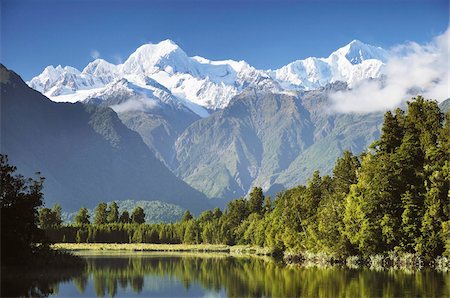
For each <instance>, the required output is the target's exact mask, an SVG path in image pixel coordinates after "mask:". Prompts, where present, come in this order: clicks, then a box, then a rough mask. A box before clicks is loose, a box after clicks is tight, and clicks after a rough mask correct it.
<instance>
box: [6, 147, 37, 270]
mask: <svg viewBox="0 0 450 298" xmlns="http://www.w3.org/2000/svg"><path fill="white" fill-rule="evenodd" d="M15 171H16V167H15V166H12V165H10V164H9V163H8V158H7V157H6V156H5V155H1V154H0V210H1V263H2V266H6V265H17V264H26V263H27V262H28V261H29V260H30V259H31V258H32V256H33V254H34V253H35V252H36V250H37V249H38V245H39V244H40V243H43V242H45V241H44V235H43V233H42V231H41V230H40V229H39V228H38V221H39V218H38V210H37V209H38V208H39V207H41V206H42V204H43V195H42V192H41V190H42V185H43V182H44V178H42V177H40V178H38V179H36V180H33V179H31V178H29V179H26V178H24V177H23V176H21V175H18V174H15Z"/></svg>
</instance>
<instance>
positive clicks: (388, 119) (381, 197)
mask: <svg viewBox="0 0 450 298" xmlns="http://www.w3.org/2000/svg"><path fill="white" fill-rule="evenodd" d="M408 106H409V109H408V112H407V113H404V112H402V111H400V110H397V111H396V112H395V114H392V113H390V112H388V113H386V116H385V124H384V126H383V134H382V136H381V138H380V140H379V141H377V142H376V143H374V145H373V146H372V149H371V151H370V152H367V153H364V154H362V155H361V156H359V157H357V156H354V155H352V153H350V152H349V151H345V152H344V153H343V155H342V157H341V158H339V159H338V160H337V161H336V163H335V166H334V169H333V175H332V176H320V173H319V172H318V171H316V172H314V174H313V175H312V177H311V178H310V179H309V180H308V183H307V184H306V185H305V186H304V185H300V186H298V187H295V188H292V189H289V190H286V191H284V192H281V193H279V194H277V196H276V198H275V200H274V201H273V202H272V201H271V199H270V198H269V197H265V196H264V194H263V193H262V189H261V188H257V187H255V188H254V189H253V190H252V192H251V193H250V195H249V198H248V200H246V199H244V198H239V199H235V200H233V201H231V202H229V203H228V206H227V208H226V210H225V211H224V212H223V213H222V211H221V210H220V209H218V208H215V209H214V210H213V211H205V212H203V213H201V214H200V216H199V217H198V218H194V217H193V216H192V214H191V213H190V212H189V211H186V212H185V214H184V216H183V218H182V220H181V221H179V222H177V223H175V224H144V225H143V224H140V223H141V222H143V221H137V220H136V209H135V211H134V212H133V215H132V218H133V223H132V224H129V223H128V222H129V221H128V216H127V214H126V213H123V214H122V215H121V217H120V222H121V223H119V224H116V223H115V224H100V225H93V226H84V227H75V226H68V227H59V228H49V229H47V233H48V234H49V235H50V236H51V239H52V240H54V241H61V239H63V237H65V239H66V241H69V242H75V241H77V242H124V243H127V242H144V243H189V244H192V243H223V244H252V245H259V246H265V247H269V248H272V249H273V251H275V252H282V251H285V250H287V251H294V252H305V251H311V252H326V253H328V254H330V255H332V256H333V257H335V258H344V257H346V256H349V255H353V254H358V255H366V256H367V255H370V254H377V253H384V252H387V251H395V252H397V253H398V252H407V253H417V254H420V255H422V256H423V258H424V259H425V260H426V261H431V260H432V259H433V258H434V257H436V256H438V255H441V254H445V255H449V254H450V240H449V238H450V237H449V235H450V219H449V213H450V196H449V183H450V161H449V156H450V124H449V120H450V115H449V114H447V116H446V117H447V118H446V119H447V122H446V123H445V124H444V122H443V119H444V118H443V115H442V114H441V112H440V111H439V109H438V108H437V104H436V103H435V102H433V101H426V100H423V99H422V98H420V97H419V98H417V99H414V100H413V101H411V102H410V103H409V104H408ZM105 208H106V207H105Z"/></svg>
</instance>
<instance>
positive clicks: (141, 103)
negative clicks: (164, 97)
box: [110, 96, 159, 113]
mask: <svg viewBox="0 0 450 298" xmlns="http://www.w3.org/2000/svg"><path fill="white" fill-rule="evenodd" d="M158 107H159V105H158V103H157V102H156V101H155V100H154V99H151V98H148V97H145V96H143V97H134V98H132V99H130V100H127V101H126V102H123V103H120V104H117V105H112V106H111V107H110V108H112V109H113V110H114V111H115V112H116V113H125V112H131V111H142V112H145V111H149V110H153V109H155V108H158Z"/></svg>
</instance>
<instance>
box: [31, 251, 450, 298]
mask: <svg viewBox="0 0 450 298" xmlns="http://www.w3.org/2000/svg"><path fill="white" fill-rule="evenodd" d="M86 261H87V267H86V269H85V270H84V271H83V272H82V273H79V274H78V275H77V276H76V277H72V278H71V280H70V282H71V283H72V284H73V285H74V286H75V287H76V289H77V291H78V294H79V295H80V296H83V295H86V296H87V295H88V294H87V292H88V291H87V290H88V289H90V290H92V291H91V293H95V295H97V296H106V295H108V296H110V297H115V296H117V295H118V293H119V292H120V293H132V292H134V293H141V294H142V295H143V296H149V295H157V296H167V295H169V294H168V293H169V292H170V290H172V291H174V289H180V288H181V289H182V288H184V290H185V292H183V293H176V294H179V295H180V296H182V295H185V296H198V295H199V294H202V293H198V292H195V293H193V292H190V289H191V287H193V286H194V285H197V288H199V287H200V288H201V289H203V291H204V292H213V293H216V294H219V295H225V296H232V297H236V296H238V297H261V296H282V297H287V296H288V297H299V296H307V297H311V296H314V297H337V296H338V297H341V296H345V297H356V296H371V297H373V296H376V297H381V296H383V297H396V296H447V297H448V296H450V273H439V272H436V271H433V270H423V271H420V272H405V271H400V270H391V271H372V270H368V269H348V268H340V267H328V268H314V267H309V268H305V267H298V266H285V265H283V264H281V263H278V262H276V261H274V260H272V259H261V258H254V257H249V258H247V257H226V256H221V255H211V256H209V255H207V254H205V255H145V254H143V255H133V256H131V255H128V256H96V257H87V258H86ZM62 281H63V280H61V281H60V282H62ZM57 285H58V283H57V282H53V284H51V285H50V288H51V289H52V291H49V293H48V294H51V295H55V294H56V296H58V294H59V295H61V296H65V295H64V294H65V293H62V292H61V289H60V292H59V293H55V289H57ZM177 286H178V288H177ZM47 287H48V283H47ZM28 293H29V294H32V292H28ZM172 294H173V292H172ZM91 295H92V294H91Z"/></svg>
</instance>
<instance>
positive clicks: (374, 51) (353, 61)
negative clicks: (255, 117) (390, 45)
mask: <svg viewBox="0 0 450 298" xmlns="http://www.w3.org/2000/svg"><path fill="white" fill-rule="evenodd" d="M387 59H388V54H387V52H386V51H385V50H384V49H382V48H379V47H374V46H371V45H367V44H364V43H362V42H360V41H358V40H353V41H352V42H351V43H349V44H348V45H346V46H344V47H342V48H340V49H338V50H337V51H335V52H333V53H332V54H331V55H330V56H329V57H328V58H315V57H310V58H307V59H305V60H297V61H294V62H292V63H289V64H288V65H286V66H283V67H282V68H280V69H277V70H275V71H273V72H271V75H272V77H274V78H275V79H277V80H278V81H279V82H280V83H281V84H282V86H283V87H284V88H288V89H303V90H313V89H317V88H319V87H323V86H325V85H326V84H328V83H333V82H336V81H342V82H346V83H347V85H348V86H349V87H352V86H354V85H355V84H357V83H358V82H360V81H362V80H365V79H369V78H378V77H380V76H381V74H382V72H383V66H384V65H385V63H386V61H387Z"/></svg>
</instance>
